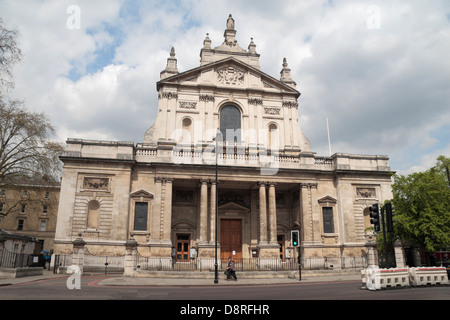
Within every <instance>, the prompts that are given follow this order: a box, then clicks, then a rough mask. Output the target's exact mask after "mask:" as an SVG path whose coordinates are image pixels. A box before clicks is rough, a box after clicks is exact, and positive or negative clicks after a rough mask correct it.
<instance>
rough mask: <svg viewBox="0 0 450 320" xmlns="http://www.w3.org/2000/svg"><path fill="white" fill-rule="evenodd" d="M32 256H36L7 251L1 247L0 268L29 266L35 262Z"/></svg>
mask: <svg viewBox="0 0 450 320" xmlns="http://www.w3.org/2000/svg"><path fill="white" fill-rule="evenodd" d="M34 257H38V258H39V256H36V255H32V254H25V253H15V252H9V251H8V250H6V249H3V251H2V254H1V255H0V267H1V268H24V267H31V266H33V263H35V262H34V261H35V259H34Z"/></svg>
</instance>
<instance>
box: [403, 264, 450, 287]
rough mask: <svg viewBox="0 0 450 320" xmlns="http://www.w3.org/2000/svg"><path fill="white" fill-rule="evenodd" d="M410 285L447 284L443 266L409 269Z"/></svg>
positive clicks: (445, 271)
mask: <svg viewBox="0 0 450 320" xmlns="http://www.w3.org/2000/svg"><path fill="white" fill-rule="evenodd" d="M409 279H410V282H411V285H412V286H426V285H437V284H441V285H442V284H449V282H448V275H447V270H446V269H445V267H418V268H410V269H409Z"/></svg>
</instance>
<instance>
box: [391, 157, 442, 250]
mask: <svg viewBox="0 0 450 320" xmlns="http://www.w3.org/2000/svg"><path fill="white" fill-rule="evenodd" d="M449 163H450V159H449V158H446V157H444V156H440V157H439V158H438V163H437V165H436V166H434V167H433V168H431V169H429V170H427V171H425V172H418V173H412V174H410V175H408V176H398V175H394V183H393V185H392V191H393V194H394V199H393V203H394V208H395V213H396V216H395V220H396V222H395V231H396V234H397V235H398V236H399V237H400V238H402V239H404V240H407V241H412V242H414V243H416V244H419V245H420V246H422V248H423V249H425V250H426V251H428V252H433V251H437V250H439V249H441V248H446V247H448V246H450V187H449V181H448V180H447V175H446V170H445V167H446V166H447V168H448V164H449Z"/></svg>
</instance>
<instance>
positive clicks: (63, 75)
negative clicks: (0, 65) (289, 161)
mask: <svg viewBox="0 0 450 320" xmlns="http://www.w3.org/2000/svg"><path fill="white" fill-rule="evenodd" d="M69 5H78V6H79V7H80V9H81V24H80V29H78V30H70V29H68V28H67V27H66V20H67V18H68V17H69V15H68V14H67V12H66V9H67V7H68V6H69ZM371 6H375V8H379V14H380V15H379V18H380V19H379V22H380V24H379V28H378V27H376V28H368V19H371V18H373V16H372V15H373V13H374V11H373V10H368V8H371ZM0 7H1V9H0V10H1V12H2V15H3V17H4V21H5V23H6V24H7V25H8V26H11V27H16V28H18V29H19V30H20V31H21V33H22V36H21V38H20V43H21V46H22V49H23V51H24V54H25V61H24V63H23V64H22V65H21V66H18V67H17V69H16V73H15V75H16V90H15V91H14V94H15V95H16V96H18V97H20V98H24V99H25V100H26V103H27V104H28V106H29V107H30V108H33V109H36V110H38V111H44V112H47V113H48V114H49V116H50V117H51V118H52V120H53V121H54V123H55V126H56V127H57V129H58V137H60V138H61V139H64V140H65V139H66V138H68V137H74V138H78V137H80V138H90V139H116V140H131V141H135V142H140V141H142V140H143V135H144V132H145V130H146V129H147V128H148V127H150V126H151V125H152V123H153V121H154V118H155V115H156V109H157V92H156V86H155V83H156V81H158V80H159V72H160V71H161V70H162V69H164V67H165V64H166V59H167V57H168V54H169V50H170V47H172V46H174V47H175V50H176V53H177V58H178V68H179V70H180V71H181V72H182V71H185V70H187V69H190V68H193V67H197V66H198V65H199V53H200V49H201V47H202V42H203V40H204V38H205V35H206V33H209V34H210V38H211V40H212V42H213V43H212V45H213V46H219V45H220V44H221V43H222V41H223V30H224V28H225V21H226V18H227V17H228V14H230V13H232V14H233V17H234V18H235V21H236V29H237V36H236V37H237V40H238V43H239V44H240V46H241V47H243V48H246V47H247V46H248V44H249V42H250V38H251V37H253V38H254V41H255V43H256V45H257V52H258V53H260V54H261V58H260V63H261V69H262V71H264V72H266V73H268V74H269V75H271V76H273V77H275V78H279V72H280V70H281V64H282V59H283V58H284V57H286V58H287V60H288V63H289V67H290V68H291V69H292V71H291V73H292V76H293V78H294V80H295V81H296V82H297V83H298V89H299V90H300V91H301V93H302V96H301V97H300V100H299V103H300V107H299V111H300V115H301V116H300V123H301V126H302V130H303V131H304V133H305V135H306V136H307V137H308V138H309V139H310V140H311V143H312V148H313V150H314V151H316V152H317V153H318V154H323V155H327V154H328V141H327V132H326V122H325V120H326V118H327V117H328V118H329V123H330V131H331V143H332V149H333V152H348V153H365V154H373V153H376V154H387V155H389V156H390V157H391V166H393V169H394V170H396V169H397V168H400V169H401V170H408V168H411V167H413V166H417V167H423V166H424V165H426V164H428V163H430V161H429V160H427V159H429V158H430V157H437V155H439V154H438V153H439V152H440V153H444V154H445V152H447V153H446V154H447V155H448V154H449V150H448V148H443V147H442V146H443V141H442V140H443V139H445V137H444V138H443V137H442V136H440V135H438V134H434V133H436V132H439V131H440V130H442V128H445V127H446V126H449V125H450V120H449V119H450V109H449V108H448V105H449V104H450V92H449V90H448V83H450V61H449V59H447V55H448V52H450V21H449V19H448V14H449V11H450V10H449V8H448V5H447V2H446V1H445V0H442V1H433V2H421V1H408V2H407V1H396V2H392V1H390V2H380V1H363V2H361V1H345V2H335V1H328V2H327V1H324V2H321V1H281V2H273V1H258V2H257V5H256V4H255V2H253V1H252V2H246V1H230V0H228V1H209V0H208V1H206V0H195V1H187V0H183V1H165V2H159V1H119V0H117V1H111V0H103V1H81V0H78V1H68V0H65V1H56V0H43V1H39V2H38V1H20V3H19V2H18V1H12V0H4V1H1V2H0ZM105 53H107V54H108V56H107V57H103V56H101V55H102V54H105ZM73 74H76V75H77V76H75V77H74V76H73ZM72 134H73V135H72ZM65 135H67V136H65ZM71 135H72V136H71ZM447 139H448V138H447ZM413 149H414V150H415V152H416V154H414V153H413V152H412V151H411V150H413Z"/></svg>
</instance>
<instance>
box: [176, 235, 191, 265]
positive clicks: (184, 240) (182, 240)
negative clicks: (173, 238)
mask: <svg viewBox="0 0 450 320" xmlns="http://www.w3.org/2000/svg"><path fill="white" fill-rule="evenodd" d="M189 239H190V237H189V235H187V234H178V235H177V243H176V260H177V261H189V247H190V246H189V242H190V241H189Z"/></svg>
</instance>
